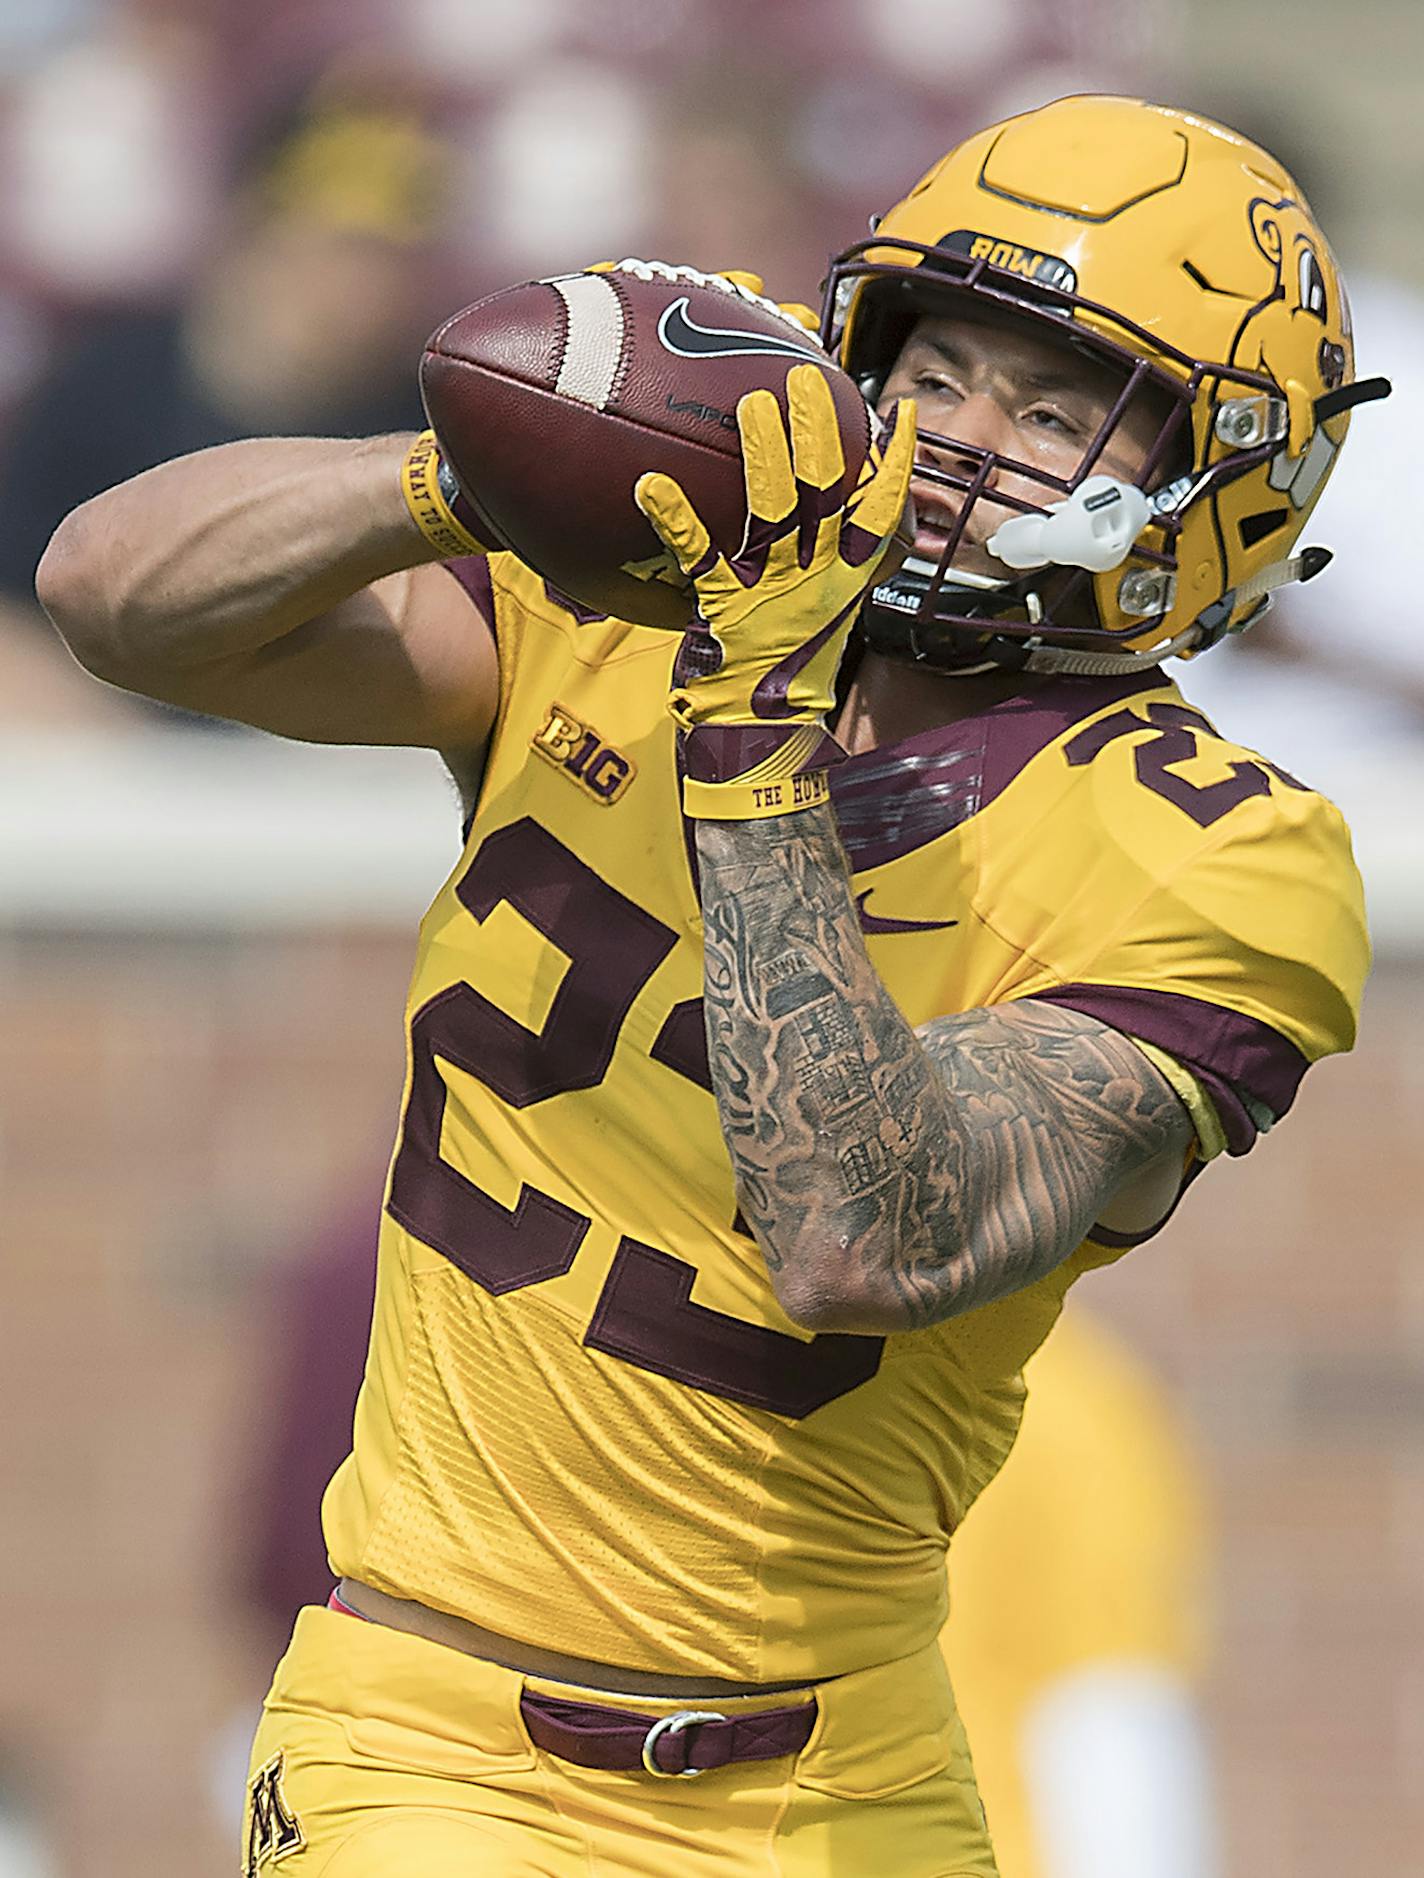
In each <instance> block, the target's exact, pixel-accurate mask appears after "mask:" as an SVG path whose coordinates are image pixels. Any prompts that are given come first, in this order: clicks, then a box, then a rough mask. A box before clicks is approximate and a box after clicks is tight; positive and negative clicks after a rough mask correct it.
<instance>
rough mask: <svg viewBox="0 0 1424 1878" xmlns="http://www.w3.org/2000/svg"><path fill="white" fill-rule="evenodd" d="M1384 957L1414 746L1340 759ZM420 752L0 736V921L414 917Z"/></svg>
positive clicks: (270, 923) (228, 924)
mask: <svg viewBox="0 0 1424 1878" xmlns="http://www.w3.org/2000/svg"><path fill="white" fill-rule="evenodd" d="M1332 783H1333V787H1332V793H1333V795H1334V796H1335V798H1336V800H1337V801H1339V802H1340V803H1341V804H1342V806H1343V807H1344V808H1345V810H1346V813H1347V815H1348V817H1349V819H1350V822H1351V825H1352V828H1353V830H1354V836H1355V850H1356V854H1357V856H1358V859H1359V863H1360V869H1361V872H1362V873H1363V875H1364V878H1365V887H1366V892H1367V895H1368V898H1369V903H1370V916H1371V923H1372V927H1373V931H1374V937H1375V944H1376V948H1377V951H1378V952H1379V954H1380V955H1381V956H1395V957H1402V958H1410V957H1415V956H1419V955H1421V954H1424V816H1421V815H1419V814H1416V813H1411V812H1410V805H1413V804H1418V803H1420V802H1424V747H1421V749H1420V750H1419V752H1418V753H1417V755H1416V754H1414V753H1410V754H1408V756H1406V757H1401V756H1400V755H1398V754H1393V755H1391V756H1390V758H1389V759H1388V760H1387V761H1380V762H1378V763H1374V764H1371V763H1369V762H1361V763H1359V764H1358V765H1356V766H1353V767H1352V768H1350V769H1349V770H1348V771H1342V770H1340V768H1339V766H1338V764H1337V766H1336V769H1335V772H1334V774H1333V777H1332ZM459 846H460V830H459V807H458V804H457V801H456V797H455V791H454V788H453V785H452V784H451V782H450V779H449V777H448V776H447V775H446V773H445V771H444V769H443V767H442V766H441V764H440V762H439V760H438V758H436V757H435V756H434V755H432V754H431V753H429V752H427V751H418V750H386V749H365V748H363V749H331V748H324V747H319V746H314V745H309V744H294V743H284V742H282V741H280V740H278V739H276V738H270V737H262V736H257V735H252V734H249V733H233V734H231V735H213V734H210V733H207V732H202V731H173V732H167V733H154V732H151V731H150V732H145V733H141V734H135V735H132V736H130V735H125V734H114V733H107V734H97V735H96V734H90V735H86V736H76V735H73V734H69V733H66V734H64V735H56V734H53V733H50V734H45V735H38V734H36V735H29V736H15V735H13V734H11V735H9V736H7V737H6V738H5V740H4V743H3V746H0V925H3V926H6V927H9V928H12V929H15V928H24V927H30V928H35V927H39V928H45V927H49V928H88V929H92V928H96V927H97V928H103V927H114V928H119V929H126V930H130V931H134V930H140V931H141V930H145V929H148V930H173V929H178V930H181V929H184V928H203V927H212V928H217V929H222V930H234V929H235V930H241V929H243V928H252V929H267V930H271V929H281V928H289V929H297V928H301V927H304V926H312V925H327V924H335V923H341V922H347V921H349V922H352V923H361V924H364V925H367V926H371V925H375V926H381V925H395V926H406V925H413V924H414V922H415V921H416V920H418V919H419V917H420V914H421V913H422V912H423V910H424V909H425V907H426V905H427V904H428V903H429V901H430V899H431V897H432V895H433V894H434V892H435V891H436V889H437V888H438V887H439V885H440V883H441V881H442V880H443V879H444V878H445V876H446V875H447V874H448V872H449V871H450V869H451V867H453V866H454V864H455V861H456V859H457V858H458V855H459Z"/></svg>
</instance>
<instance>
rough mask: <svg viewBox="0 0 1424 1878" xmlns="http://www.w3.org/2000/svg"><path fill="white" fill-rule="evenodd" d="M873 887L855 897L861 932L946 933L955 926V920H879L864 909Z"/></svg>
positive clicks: (878, 917)
mask: <svg viewBox="0 0 1424 1878" xmlns="http://www.w3.org/2000/svg"><path fill="white" fill-rule="evenodd" d="M874 891H875V889H874V888H873V887H867V888H866V890H865V892H864V893H858V894H857V895H856V896H855V910H856V913H857V914H858V915H859V917H860V930H861V931H862V932H948V930H949V928H950V927H951V926H957V925H958V924H959V921H958V920H957V919H881V917H880V915H879V914H878V913H872V912H870V911H869V910H868V908H867V907H866V904H865V903H866V901H867V900H868V899H869V898H870V896H871V894H872V893H874Z"/></svg>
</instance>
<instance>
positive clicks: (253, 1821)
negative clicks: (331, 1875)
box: [242, 1754, 306, 1878]
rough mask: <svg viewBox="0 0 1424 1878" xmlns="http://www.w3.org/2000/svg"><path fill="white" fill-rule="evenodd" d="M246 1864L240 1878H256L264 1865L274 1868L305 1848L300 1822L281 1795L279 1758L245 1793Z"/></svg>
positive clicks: (284, 1796) (259, 1775)
mask: <svg viewBox="0 0 1424 1878" xmlns="http://www.w3.org/2000/svg"><path fill="white" fill-rule="evenodd" d="M247 1803H248V1824H247V1863H246V1864H245V1865H244V1866H243V1868H242V1870H243V1878H258V1873H259V1872H260V1870H261V1869H262V1867H263V1866H264V1865H275V1864H276V1862H277V1860H278V1859H281V1858H286V1857H287V1856H288V1854H289V1853H292V1852H300V1851H301V1849H302V1847H303V1846H304V1845H305V1844H306V1839H305V1837H304V1835H303V1833H302V1828H301V1825H300V1822H299V1821H298V1819H297V1816H296V1814H295V1813H294V1812H293V1811H292V1809H291V1808H290V1807H289V1806H288V1805H287V1800H286V1795H285V1794H284V1793H283V1792H282V1756H281V1755H280V1754H278V1755H275V1756H274V1757H273V1759H271V1760H270V1761H268V1763H267V1765H266V1766H265V1767H264V1768H262V1769H261V1770H260V1772H258V1773H257V1774H255V1775H254V1776H253V1780H252V1784H251V1786H250V1787H249V1789H248V1794H247Z"/></svg>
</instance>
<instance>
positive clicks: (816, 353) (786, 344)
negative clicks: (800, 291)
mask: <svg viewBox="0 0 1424 1878" xmlns="http://www.w3.org/2000/svg"><path fill="white" fill-rule="evenodd" d="M658 338H659V339H660V340H661V341H662V343H663V346H664V348H665V350H666V351H668V352H672V353H675V354H676V355H677V357H678V358H680V359H734V358H738V357H739V356H741V355H742V354H743V353H748V352H771V353H776V354H778V355H781V356H784V357H786V358H789V359H815V358H819V357H820V356H821V348H820V347H819V346H818V345H817V344H816V343H815V342H814V341H813V340H812V339H811V338H810V337H809V335H808V336H807V339H806V341H805V343H804V344H800V343H798V342H797V341H796V340H795V339H778V338H777V336H776V334H775V333H750V332H748V331H747V330H746V328H745V327H741V326H699V325H698V324H697V322H696V321H695V320H691V319H689V318H688V316H687V296H686V294H684V295H683V297H682V299H681V300H674V301H673V303H672V305H671V306H670V307H665V308H664V310H663V316H662V318H661V319H660V320H659V321H658Z"/></svg>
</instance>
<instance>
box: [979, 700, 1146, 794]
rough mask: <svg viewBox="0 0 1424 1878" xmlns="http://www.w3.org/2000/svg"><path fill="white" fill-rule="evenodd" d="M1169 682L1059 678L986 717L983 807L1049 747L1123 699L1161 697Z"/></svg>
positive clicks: (998, 707)
mask: <svg viewBox="0 0 1424 1878" xmlns="http://www.w3.org/2000/svg"><path fill="white" fill-rule="evenodd" d="M1168 682H1169V681H1168V680H1167V679H1166V678H1164V677H1163V676H1162V674H1161V672H1159V671H1150V672H1143V673H1140V674H1133V675H1131V676H1129V677H1127V678H1055V679H1052V680H1050V681H1049V682H1048V683H1046V684H1043V685H1039V686H1038V687H1037V688H1036V689H1030V690H1028V691H1024V692H1022V693H1020V694H1019V695H1018V696H1016V697H1012V698H1006V699H1005V700H1004V701H1003V702H1002V703H1000V704H995V705H992V706H991V707H990V709H989V710H987V711H986V712H985V713H984V717H983V722H984V724H985V727H986V730H987V732H988V735H987V737H986V739H985V746H984V780H983V796H982V802H981V806H987V805H988V804H989V803H990V802H992V801H993V800H994V798H995V797H996V796H1000V795H1002V794H1003V792H1004V791H1005V789H1007V788H1008V786H1009V784H1010V783H1011V782H1012V781H1013V780H1014V778H1015V776H1017V775H1018V774H1019V773H1020V772H1021V771H1022V770H1024V769H1026V768H1027V766H1028V765H1029V763H1031V762H1032V761H1033V759H1034V757H1036V756H1037V755H1038V753H1039V752H1040V750H1046V749H1047V748H1048V746H1049V744H1051V743H1054V742H1056V741H1057V739H1058V738H1059V737H1062V736H1063V735H1065V733H1066V732H1068V731H1070V730H1071V729H1072V728H1073V726H1074V725H1075V724H1081V723H1082V721H1083V719H1084V718H1085V717H1091V716H1093V715H1094V713H1096V712H1098V711H1101V710H1102V709H1103V708H1104V707H1105V706H1106V705H1109V704H1113V703H1115V702H1116V701H1117V700H1118V699H1119V698H1131V697H1135V696H1136V695H1137V694H1138V692H1141V691H1161V690H1163V689H1165V688H1166V686H1167V684H1168Z"/></svg>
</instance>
